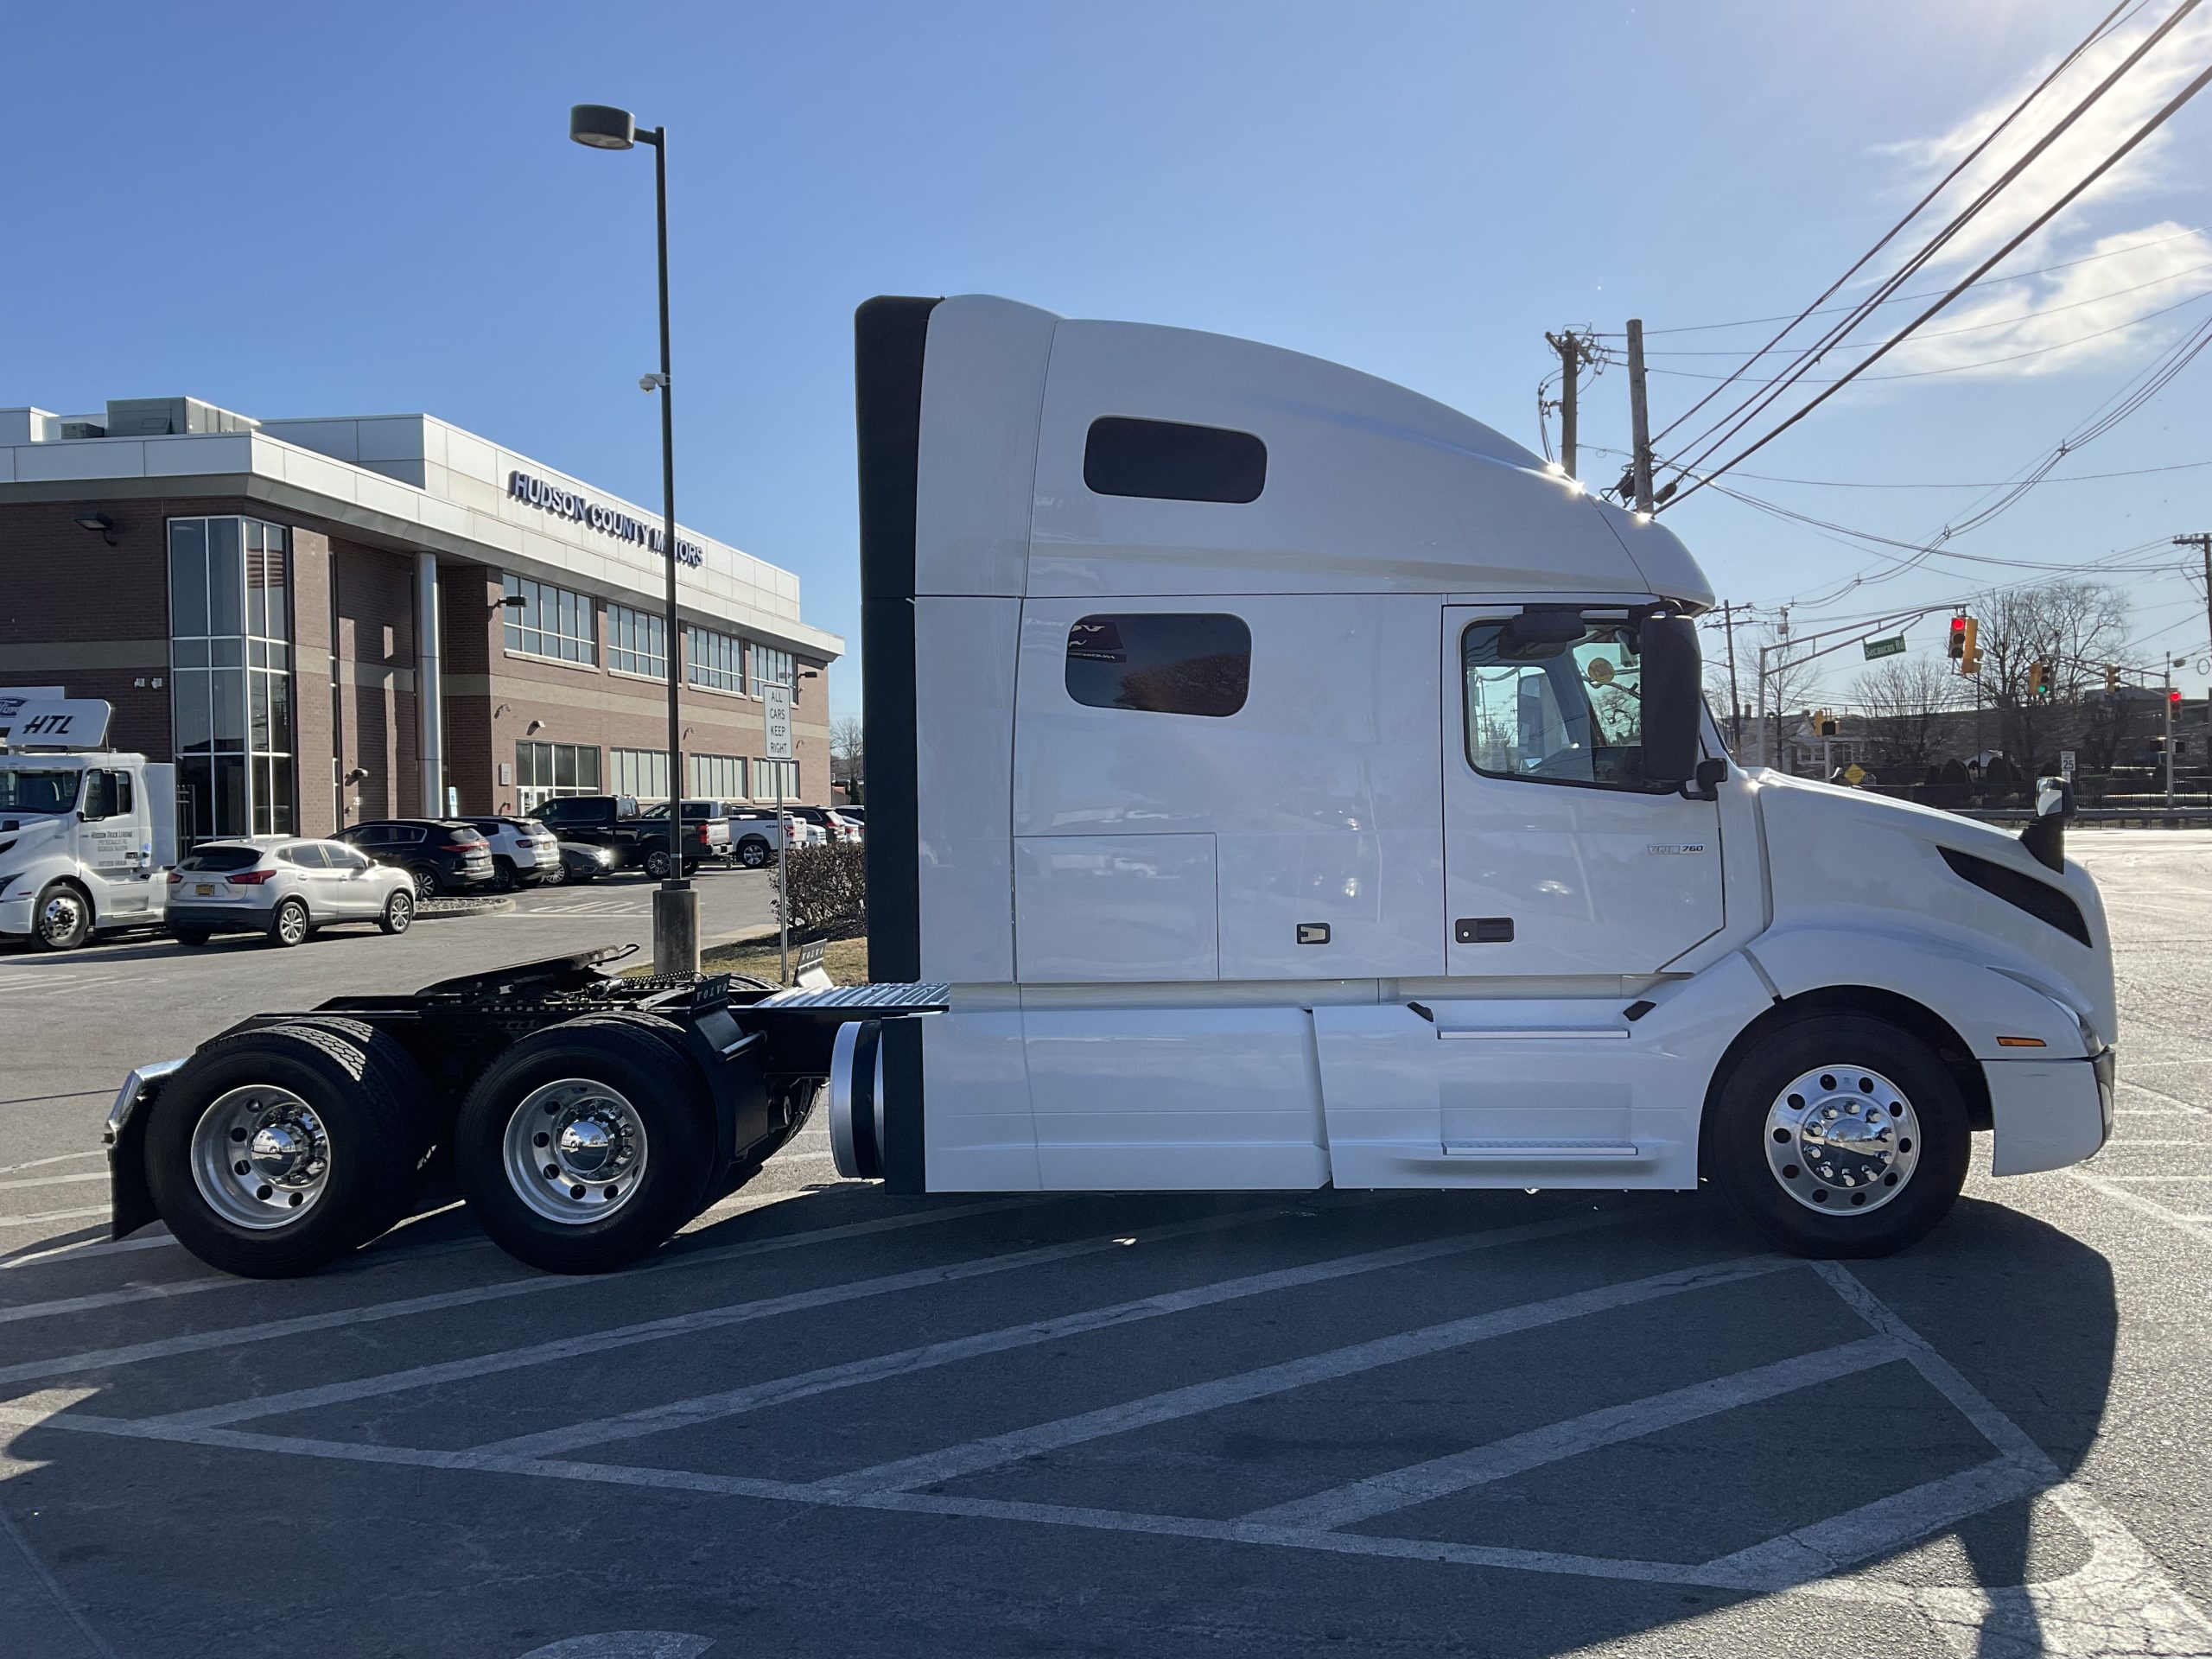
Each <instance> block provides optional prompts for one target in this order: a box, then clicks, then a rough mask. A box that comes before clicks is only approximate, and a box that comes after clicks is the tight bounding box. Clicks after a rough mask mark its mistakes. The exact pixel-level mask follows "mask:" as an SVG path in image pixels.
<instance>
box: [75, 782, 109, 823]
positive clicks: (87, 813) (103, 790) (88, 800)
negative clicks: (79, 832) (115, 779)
mask: <svg viewBox="0 0 2212 1659" xmlns="http://www.w3.org/2000/svg"><path fill="white" fill-rule="evenodd" d="M112 775H113V774H111V773H109V772H86V774H85V798H84V800H83V801H82V802H81V803H79V805H78V808H77V816H78V817H80V818H82V819H84V820H85V822H86V823H92V821H93V820H94V819H96V818H104V817H107V815H108V791H107V780H108V779H109V778H110V777H111V776H112Z"/></svg>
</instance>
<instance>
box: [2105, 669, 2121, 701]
mask: <svg viewBox="0 0 2212 1659" xmlns="http://www.w3.org/2000/svg"><path fill="white" fill-rule="evenodd" d="M2117 690H2120V668H2119V665H2118V664H2114V663H2107V664H2105V695H2106V696H2112V694H2113V692H2115V691H2117Z"/></svg>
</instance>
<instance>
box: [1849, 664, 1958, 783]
mask: <svg viewBox="0 0 2212 1659" xmlns="http://www.w3.org/2000/svg"><path fill="white" fill-rule="evenodd" d="M1851 699H1852V701H1853V702H1855V703H1857V704H1858V705H1859V707H1860V708H1862V709H1865V710H1866V736H1867V743H1868V747H1869V748H1870V749H1871V750H1872V760H1873V762H1874V766H1875V769H1876V770H1877V771H1878V772H1881V773H1882V774H1883V775H1884V778H1885V780H1887V779H1889V778H1891V777H1892V776H1894V777H1895V778H1896V779H1897V780H1898V781H1900V782H1908V783H1918V782H1919V781H1920V779H1921V775H1922V773H1923V772H1925V771H1926V770H1927V767H1928V764H1929V761H1930V760H1934V759H1935V757H1936V740H1937V738H1938V737H1939V735H1940V734H1941V728H1942V716H1943V715H1944V714H1945V713H1946V712H1947V711H1948V710H1950V709H1955V708H1957V707H1958V706H1959V705H1960V704H1961V703H1962V702H1965V700H1966V683H1965V682H1964V681H1962V680H1961V679H1960V678H1959V677H1958V675H1957V674H1956V673H1955V672H1954V671H1952V670H1951V669H1950V668H1949V667H1948V665H1947V664H1945V663H1944V662H1943V661H1942V660H1941V659H1940V658H1934V657H1917V656H1915V657H1890V658H1884V659H1883V661H1882V662H1881V663H1880V664H1878V666H1876V667H1873V668H1870V669H1868V670H1866V672H1864V673H1862V674H1861V675H1859V677H1858V678H1856V679H1854V680H1853V681H1852V683H1851Z"/></svg>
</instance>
